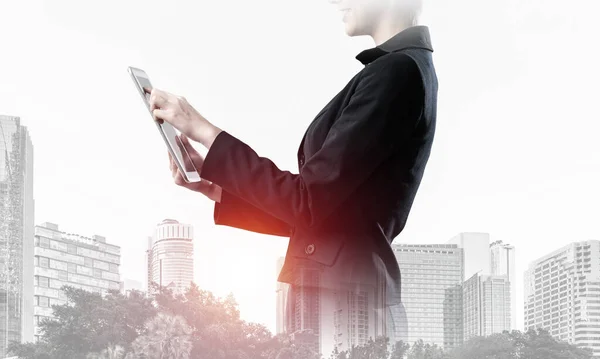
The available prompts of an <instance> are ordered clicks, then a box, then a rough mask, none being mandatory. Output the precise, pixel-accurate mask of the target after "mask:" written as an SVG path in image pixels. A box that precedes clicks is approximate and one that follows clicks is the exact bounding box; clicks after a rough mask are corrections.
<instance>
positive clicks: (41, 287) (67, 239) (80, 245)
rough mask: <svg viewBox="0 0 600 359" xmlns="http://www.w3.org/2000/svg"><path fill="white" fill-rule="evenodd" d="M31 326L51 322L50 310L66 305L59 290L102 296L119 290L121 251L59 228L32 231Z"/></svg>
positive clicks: (98, 239)
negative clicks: (68, 288)
mask: <svg viewBox="0 0 600 359" xmlns="http://www.w3.org/2000/svg"><path fill="white" fill-rule="evenodd" d="M34 244H35V248H34V255H35V257H34V258H33V260H34V265H35V268H34V293H33V294H34V296H33V299H34V305H35V307H34V315H35V318H34V323H35V325H36V330H35V336H36V338H35V339H36V340H37V339H39V336H40V331H39V327H38V324H39V323H40V321H41V320H43V319H44V318H52V306H53V305H62V304H65V303H66V297H65V293H64V291H63V290H61V288H63V287H64V286H69V287H73V288H78V289H83V290H86V291H89V292H95V293H100V294H104V293H106V292H107V291H108V290H117V291H118V290H120V288H121V280H120V275H119V265H120V263H121V248H120V247H119V246H115V245H112V244H109V243H107V242H106V238H104V237H102V236H97V235H95V236H93V237H85V236H81V235H78V234H72V233H65V232H61V231H59V228H58V225H56V224H53V223H44V224H42V225H40V226H36V227H35V241H34Z"/></svg>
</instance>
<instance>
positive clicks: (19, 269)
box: [0, 116, 34, 357]
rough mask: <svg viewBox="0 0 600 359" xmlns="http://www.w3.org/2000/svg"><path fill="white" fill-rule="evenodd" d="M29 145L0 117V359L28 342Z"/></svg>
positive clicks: (23, 132) (24, 134) (16, 126)
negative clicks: (15, 345) (11, 347)
mask: <svg viewBox="0 0 600 359" xmlns="http://www.w3.org/2000/svg"><path fill="white" fill-rule="evenodd" d="M33 227H34V200H33V145H32V143H31V138H30V137H29V132H28V130H27V128H26V127H25V126H22V125H21V120H20V118H19V117H14V116H0V357H4V356H5V355H6V349H7V347H8V345H9V344H10V343H11V342H13V341H16V342H30V341H33V331H34V328H33Z"/></svg>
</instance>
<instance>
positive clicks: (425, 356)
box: [408, 339, 450, 359]
mask: <svg viewBox="0 0 600 359" xmlns="http://www.w3.org/2000/svg"><path fill="white" fill-rule="evenodd" d="M447 358H448V359H449V358H450V356H449V354H447V353H446V352H444V350H443V349H442V348H440V347H438V346H437V345H436V344H429V343H427V344H426V343H424V342H423V340H421V339H419V340H417V341H416V342H415V343H414V344H413V346H412V347H411V348H410V350H409V351H408V359H447Z"/></svg>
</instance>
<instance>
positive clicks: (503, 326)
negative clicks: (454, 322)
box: [463, 274, 511, 341]
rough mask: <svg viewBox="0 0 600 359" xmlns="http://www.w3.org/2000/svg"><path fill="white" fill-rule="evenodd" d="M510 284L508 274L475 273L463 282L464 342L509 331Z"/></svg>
mask: <svg viewBox="0 0 600 359" xmlns="http://www.w3.org/2000/svg"><path fill="white" fill-rule="evenodd" d="M510 298H511V287H510V282H509V281H508V277H507V276H494V275H481V274H474V275H473V276H472V277H471V278H469V279H468V280H467V281H465V283H464V284H463V326H464V337H463V340H464V341H467V340H469V339H471V338H472V337H475V336H489V335H492V334H496V333H502V332H503V331H505V330H511V322H510V319H511V308H510V307H511V302H510Z"/></svg>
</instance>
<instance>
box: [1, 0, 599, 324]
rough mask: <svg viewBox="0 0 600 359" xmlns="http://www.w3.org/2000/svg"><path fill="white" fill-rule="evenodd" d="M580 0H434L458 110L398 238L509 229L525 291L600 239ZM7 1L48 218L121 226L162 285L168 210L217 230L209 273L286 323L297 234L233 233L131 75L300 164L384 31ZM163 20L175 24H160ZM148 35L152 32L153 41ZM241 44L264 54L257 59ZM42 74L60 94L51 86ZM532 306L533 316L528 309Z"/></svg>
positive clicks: (449, 117)
mask: <svg viewBox="0 0 600 359" xmlns="http://www.w3.org/2000/svg"><path fill="white" fill-rule="evenodd" d="M572 4H573V8H572V9H570V8H565V6H564V2H558V1H555V0H549V1H545V2H544V6H537V5H539V4H537V5H536V2H535V1H526V2H518V1H513V0H511V1H508V2H502V3H498V4H489V3H488V4H485V6H484V5H482V4H480V2H476V1H474V0H467V1H464V2H460V3H447V2H446V3H442V2H439V1H431V2H429V3H426V8H425V10H424V12H423V23H424V24H426V25H428V26H430V28H431V33H432V40H433V42H434V46H435V47H436V52H435V53H434V58H435V62H436V66H438V73H439V77H440V103H439V119H440V121H439V128H438V132H437V134H436V136H437V138H436V141H435V142H434V148H433V151H432V157H431V159H430V163H429V165H428V169H427V171H426V173H425V176H424V180H423V183H422V185H421V189H420V192H419V194H418V195H417V198H416V200H415V204H414V207H413V210H412V212H411V215H410V217H409V219H408V224H407V227H406V228H405V230H404V232H403V233H402V234H401V235H400V236H399V237H398V238H397V239H396V241H395V243H418V244H427V243H436V242H440V241H444V240H445V239H447V238H450V237H451V236H453V235H455V234H456V233H459V232H462V231H473V232H477V231H485V232H488V233H491V234H492V235H493V238H494V239H495V240H503V241H505V242H507V243H511V244H513V245H515V246H516V248H517V250H518V255H517V259H516V272H517V273H518V274H517V279H518V283H517V286H518V288H521V289H519V291H520V293H517V298H522V297H523V293H522V288H523V284H522V283H523V278H522V275H521V273H523V271H524V270H525V269H526V267H527V265H528V263H529V262H530V261H532V260H533V259H534V258H535V257H536V256H537V255H538V254H539V252H540V247H543V248H560V247H561V246H563V245H565V244H567V243H569V242H571V241H574V240H586V239H593V238H600V232H599V229H598V227H597V225H596V223H597V219H596V211H595V206H596V204H597V203H598V202H599V201H600V194H599V193H598V191H597V185H596V184H597V183H600V172H599V171H598V168H599V167H600V166H599V165H600V162H599V161H600V156H598V153H600V149H599V147H598V142H597V141H595V136H596V133H598V131H597V128H598V127H597V126H598V123H597V121H596V120H595V118H594V116H593V115H592V114H594V113H595V112H596V109H595V107H594V106H595V98H594V96H595V91H594V88H593V87H591V86H593V84H595V83H597V82H598V80H599V79H600V73H599V71H600V70H599V69H598V67H597V66H596V64H597V63H599V62H600V56H599V55H598V53H597V51H596V49H595V48H592V49H591V50H590V52H589V53H587V52H586V56H584V57H583V58H581V59H579V60H578V64H577V66H570V64H571V61H572V58H571V57H570V56H569V55H568V54H567V53H563V52H557V51H556V44H557V43H561V44H570V45H571V46H573V47H582V48H587V47H589V44H590V43H593V35H592V34H595V33H598V32H599V30H600V29H599V26H600V24H598V22H597V21H595V19H594V18H593V14H594V13H595V11H594V5H593V4H590V2H584V1H580V0H574V2H572ZM536 6H537V7H536ZM231 8H236V9H238V10H237V11H236V12H235V13H231ZM263 9H270V10H275V11H276V12H279V13H280V14H283V15H284V16H269V15H267V12H264V13H263V12H261V11H262V10H263ZM0 11H1V12H2V13H3V14H11V16H7V19H6V21H3V22H2V24H0V31H2V33H5V34H11V36H7V37H6V38H5V39H3V41H4V42H3V43H4V45H3V49H5V50H6V52H7V53H8V54H10V56H4V57H3V58H2V62H3V66H1V67H0V78H2V79H3V81H1V82H0V113H3V114H7V115H15V116H16V115H18V116H20V117H21V119H22V123H23V124H25V125H27V127H28V129H29V131H30V134H31V136H32V138H33V139H34V142H35V146H36V164H35V169H34V172H35V178H36V180H35V183H34V190H35V194H36V210H35V216H36V218H39V219H41V220H42V221H50V222H54V223H60V224H61V226H64V227H65V228H69V229H70V230H72V231H73V232H77V233H104V234H105V235H106V236H107V238H112V239H113V240H114V241H115V242H116V243H117V244H119V245H122V251H123V253H124V255H125V256H128V257H127V259H128V261H127V262H124V263H123V267H122V270H123V272H124V273H126V274H127V275H128V276H130V277H133V278H135V279H138V280H139V279H142V278H143V277H144V276H145V269H144V251H145V249H146V246H147V243H146V240H145V239H146V236H145V235H144V233H146V230H147V229H148V228H152V227H153V226H154V225H155V224H156V223H158V222H160V221H161V220H162V219H164V218H177V219H178V220H180V221H182V222H184V223H190V224H191V225H193V226H194V227H195V228H198V229H200V232H199V235H198V238H197V240H196V243H195V244H197V246H196V247H195V249H196V254H195V258H196V263H198V266H197V268H196V269H195V272H196V275H197V277H196V279H197V282H198V284H199V285H200V286H202V287H203V288H206V289H208V290H211V291H214V292H215V293H216V294H218V295H226V294H227V293H228V292H230V291H231V292H233V293H234V294H235V295H236V298H237V299H238V301H239V302H240V310H241V313H242V316H243V317H244V319H247V320H251V321H256V322H261V323H266V324H267V326H268V327H269V328H271V329H272V330H273V329H274V327H275V314H274V313H273V308H274V307H275V298H274V296H270V297H273V299H272V300H268V301H265V300H264V299H263V298H264V296H265V294H272V293H274V292H275V290H276V283H275V281H273V280H272V278H273V265H272V263H273V261H274V260H275V259H276V258H278V257H279V256H281V255H283V254H284V253H285V247H286V245H287V240H286V239H284V238H283V239H282V238H274V237H267V236H263V235H257V234H250V233H243V232H242V231H238V230H235V229H228V228H222V227H216V226H214V225H213V224H212V216H213V206H212V204H211V203H209V202H208V201H206V200H205V199H204V198H202V196H201V195H198V194H193V193H190V192H189V191H185V190H183V189H181V188H178V187H177V186H175V185H174V184H173V183H172V179H171V176H170V173H169V171H168V162H167V155H166V151H165V149H164V144H163V143H162V142H161V139H160V136H159V135H158V134H157V133H156V130H155V128H154V127H153V126H152V125H150V124H149V123H148V122H149V121H151V120H150V119H149V118H148V116H147V113H145V112H144V108H143V105H142V104H141V102H140V99H139V95H138V94H137V93H135V89H134V88H133V85H132V84H131V80H130V79H129V78H128V75H127V73H126V68H127V66H130V65H138V66H139V67H141V68H144V69H145V70H146V71H147V72H148V74H149V75H150V76H151V78H152V81H153V83H154V84H155V85H156V86H157V87H161V88H164V89H165V90H167V91H172V92H175V93H177V94H181V95H184V96H185V97H186V98H187V99H188V100H189V101H190V102H191V103H193V104H194V105H196V104H197V105H198V107H199V108H200V109H202V111H203V112H204V114H205V115H206V116H207V118H209V119H210V120H211V121H214V122H215V124H217V125H218V126H221V127H223V128H224V129H226V130H228V131H230V132H231V133H232V134H234V135H239V137H240V138H241V139H242V140H244V141H245V142H247V143H248V144H250V145H251V146H252V147H253V148H254V149H256V150H257V152H259V153H260V154H261V155H264V156H267V157H269V158H271V159H273V160H274V162H275V163H277V164H278V165H279V166H280V167H281V168H285V169H290V170H291V171H294V170H295V168H296V164H295V151H296V149H297V144H298V143H299V140H300V138H301V136H302V134H303V133H304V130H305V129H306V126H307V125H308V123H310V121H311V120H312V118H313V117H314V115H315V114H316V113H317V112H318V110H319V109H320V108H322V106H323V104H324V102H325V101H326V100H327V99H328V98H329V97H330V95H331V94H334V93H335V92H336V91H337V90H339V87H341V86H343V85H344V84H345V83H346V81H347V80H348V78H350V76H351V75H353V74H354V73H355V72H356V71H357V70H358V69H359V68H360V64H359V63H357V62H356V61H355V59H354V56H355V55H356V54H357V53H358V52H360V51H361V50H363V49H364V48H366V47H370V46H371V45H372V44H371V42H370V41H369V39H364V38H360V39H348V38H347V37H346V36H345V35H344V34H343V31H342V26H341V23H340V21H339V16H338V14H337V13H336V11H335V10H334V9H332V8H331V7H330V6H329V4H327V3H326V2H322V3H320V2H307V3H302V4H299V6H298V8H295V9H294V15H298V16H289V8H287V7H285V6H283V5H282V4H281V3H279V2H276V1H274V0H273V1H271V0H269V1H264V2H263V1H261V2H258V3H256V2H251V3H248V2H243V1H236V0H234V2H233V3H231V2H227V3H223V4H221V3H219V4H215V3H211V4H210V5H209V4H202V3H196V2H193V3H192V2H185V1H181V2H177V3H175V4H174V5H172V8H169V9H166V10H165V8H164V6H162V5H161V3H160V2H150V1H149V2H136V1H132V2H127V3H126V4H122V3H121V2H116V1H104V2H90V3H86V6H83V5H81V4H79V3H76V2H67V1H62V0H58V1H53V2H42V1H37V0H32V1H30V2H27V4H23V3H19V2H3V3H2V4H1V5H0ZM220 12H223V13H226V14H228V15H231V17H228V18H229V20H228V21H227V22H225V23H220V22H219V19H220V18H221V17H220V16H215V14H216V13H220ZM472 12H476V16H470V15H468V14H471V13H472ZM133 13H136V14H139V15H140V16H131V14H133ZM250 13H252V14H253V16H247V14H250ZM465 14H467V15H468V16H467V17H468V20H469V21H463V19H464V17H465ZM99 19H101V20H99ZM107 19H108V20H109V21H110V24H111V26H109V27H107V26H106V24H107ZM306 19H310V22H311V26H308V27H307V26H306ZM153 22H160V23H161V26H160V27H158V28H155V27H152V26H148V24H149V23H153ZM140 28H147V33H145V35H143V36H140V32H139V30H138V29H140ZM473 28H477V29H478V31H473ZM273 29H278V30H277V34H273ZM215 34H217V35H215ZM240 37H242V40H243V41H240ZM274 42H276V43H277V46H273V43H274ZM156 43H160V44H163V47H162V50H163V51H164V53H163V52H157V51H156ZM232 43H235V44H238V46H239V47H233V48H232V47H231V46H230V44H232ZM457 49H460V51H461V52H462V53H461V54H460V56H458V55H457V52H456V50H457ZM240 52H241V53H248V54H256V53H260V54H261V56H248V57H247V58H246V59H244V60H243V61H240V60H239V53H240ZM173 53H177V54H178V56H177V57H176V58H174V57H173V56H172V54H173ZM207 53H210V54H219V56H207ZM315 53H319V54H327V56H315ZM48 54H52V56H48ZM41 59H43V61H42V60H41ZM265 59H273V60H276V61H265ZM274 63H279V64H286V65H285V66H284V67H279V66H278V65H275V64H274ZM289 68H294V69H295V71H293V72H292V73H290V71H289ZM567 68H568V71H567ZM248 69H252V71H248ZM557 69H564V71H562V70H561V71H557ZM282 73H285V74H286V75H285V76H282ZM82 74H85V76H82ZM482 74H485V76H482ZM549 77H552V78H551V79H549ZM548 81H551V83H552V84H553V86H547V85H546V84H547V83H548ZM315 82H318V83H319V86H314V84H315ZM291 83H292V84H293V85H291ZM40 84H49V85H48V86H50V87H51V90H50V89H47V90H45V91H39V90H34V89H39V87H40ZM91 84H93V85H94V88H93V90H92V89H91ZM86 89H90V90H89V91H87V90H86ZM573 89H578V90H577V91H573ZM92 92H97V94H93V93H92ZM102 96H107V97H110V99H111V104H110V106H106V105H105V104H103V103H102V101H99V97H102ZM290 98H292V99H294V100H290ZM234 100H235V102H232V101H234ZM111 121H113V122H111ZM116 123H118V125H115V124H116ZM582 129H583V130H582ZM274 133H277V136H275V135H274ZM557 144H560V145H557ZM38 222H39V221H38ZM225 254H226V255H227V257H228V263H226V262H224V261H222V260H221V258H222V257H223V256H224V255H225ZM229 263H236V266H235V267H233V266H231V264H229ZM239 268H244V270H243V271H240V270H239ZM215 273H217V274H218V276H215V275H214V274H215ZM517 309H518V310H519V314H518V315H519V316H518V317H519V318H522V311H523V308H522V305H518V306H517ZM519 326H522V323H519Z"/></svg>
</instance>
